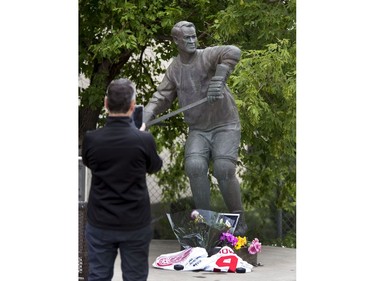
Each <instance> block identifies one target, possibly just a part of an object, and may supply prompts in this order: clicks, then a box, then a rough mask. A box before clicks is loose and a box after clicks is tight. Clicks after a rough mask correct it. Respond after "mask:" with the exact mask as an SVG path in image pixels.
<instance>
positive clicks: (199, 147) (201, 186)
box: [185, 131, 210, 210]
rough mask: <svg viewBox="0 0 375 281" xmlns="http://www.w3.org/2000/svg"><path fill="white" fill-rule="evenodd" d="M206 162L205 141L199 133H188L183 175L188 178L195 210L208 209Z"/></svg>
mask: <svg viewBox="0 0 375 281" xmlns="http://www.w3.org/2000/svg"><path fill="white" fill-rule="evenodd" d="M208 161H209V149H208V142H207V139H206V138H205V137H204V136H203V135H202V134H200V133H199V132H196V131H192V132H190V133H189V136H188V139H187V141H186V144H185V173H186V175H187V176H188V177H189V181H190V188H191V192H192V194H193V199H194V203H195V207H196V208H197V209H205V210H209V209H210V181H209V179H208Z"/></svg>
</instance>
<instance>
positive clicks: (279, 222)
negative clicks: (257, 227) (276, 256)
mask: <svg viewBox="0 0 375 281" xmlns="http://www.w3.org/2000/svg"><path fill="white" fill-rule="evenodd" d="M276 224H277V238H280V239H282V238H283V210H281V209H277V214H276Z"/></svg>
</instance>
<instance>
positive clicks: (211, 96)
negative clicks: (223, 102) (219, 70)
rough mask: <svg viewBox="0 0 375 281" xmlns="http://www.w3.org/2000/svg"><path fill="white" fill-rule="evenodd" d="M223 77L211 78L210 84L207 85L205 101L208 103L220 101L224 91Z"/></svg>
mask: <svg viewBox="0 0 375 281" xmlns="http://www.w3.org/2000/svg"><path fill="white" fill-rule="evenodd" d="M224 84H225V81H224V77H222V76H214V77H212V79H211V81H210V84H209V85H208V91H207V99H208V102H209V103H213V102H215V101H216V100H218V99H222V98H223V97H224V96H223V90H224Z"/></svg>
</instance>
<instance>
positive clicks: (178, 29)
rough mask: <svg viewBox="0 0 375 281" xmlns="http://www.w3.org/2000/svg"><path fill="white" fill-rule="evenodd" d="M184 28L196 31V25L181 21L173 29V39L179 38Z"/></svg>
mask: <svg viewBox="0 0 375 281" xmlns="http://www.w3.org/2000/svg"><path fill="white" fill-rule="evenodd" d="M183 26H186V27H194V29H195V25H194V23H192V22H189V21H184V20H183V21H179V22H178V23H176V24H175V25H174V26H173V28H172V31H171V35H172V37H173V38H175V37H177V36H178V35H179V34H180V32H181V28H182V27H183Z"/></svg>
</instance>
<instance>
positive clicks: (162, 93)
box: [143, 73, 177, 123]
mask: <svg viewBox="0 0 375 281" xmlns="http://www.w3.org/2000/svg"><path fill="white" fill-rule="evenodd" d="M176 97H177V92H176V87H175V86H174V84H173V83H172V82H171V81H170V79H169V76H168V75H167V73H166V75H165V76H164V78H163V80H162V81H161V83H160V85H159V86H158V88H157V91H156V92H155V93H154V94H153V95H152V97H151V99H150V100H149V102H148V104H147V105H146V106H145V109H144V112H143V122H144V123H148V122H149V121H151V120H153V119H154V118H155V117H156V116H157V115H158V114H160V113H163V112H164V111H166V110H167V109H168V108H170V107H171V105H172V103H173V101H174V100H175V99H176Z"/></svg>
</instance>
